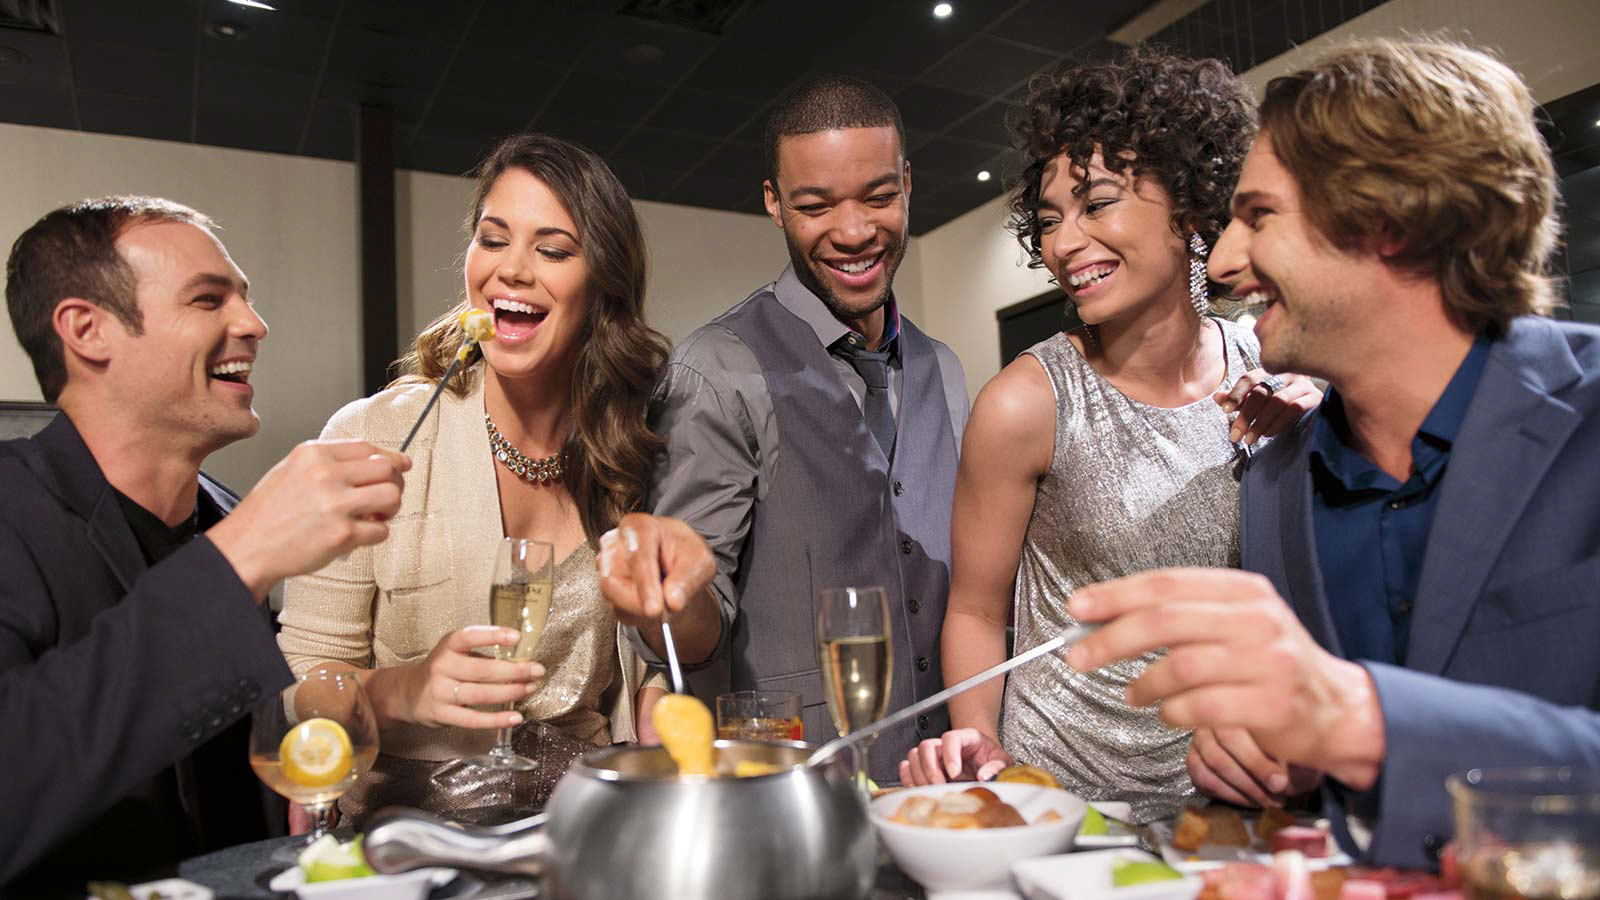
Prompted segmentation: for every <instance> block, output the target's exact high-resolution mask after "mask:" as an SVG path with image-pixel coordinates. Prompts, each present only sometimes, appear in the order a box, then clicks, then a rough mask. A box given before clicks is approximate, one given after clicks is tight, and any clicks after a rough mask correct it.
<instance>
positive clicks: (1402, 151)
mask: <svg viewBox="0 0 1600 900" xmlns="http://www.w3.org/2000/svg"><path fill="white" fill-rule="evenodd" d="M1536 109H1537V105H1536V104H1535V103H1534V100H1533V95H1532V94H1531V93H1529V91H1528V88H1527V86H1526V85H1525V84H1523V82H1522V79H1521V78H1519V77H1518V76H1517V74H1516V73H1515V72H1513V71H1512V70H1511V69H1510V68H1509V67H1507V66H1506V65H1505V64H1504V63H1502V62H1500V61H1499V60H1497V59H1495V58H1494V57H1493V56H1490V55H1489V54H1488V53H1485V52H1483V51H1481V50H1477V49H1473V48H1471V47H1467V46H1464V45H1462V44H1459V43H1455V42H1452V41H1449V40H1446V39H1442V38H1438V37H1423V38H1413V39H1405V40H1390V39H1377V40H1366V41H1361V42H1358V43H1354V44H1351V45H1349V46H1347V47H1345V48H1344V49H1342V50H1338V51H1335V52H1334V53H1332V54H1331V55H1329V56H1327V57H1325V58H1324V59H1322V60H1321V61H1320V62H1319V63H1318V64H1316V65H1315V66H1312V67H1311V68H1308V69H1303V70H1301V71H1299V72H1295V73H1294V74H1292V75H1287V76H1284V77H1281V78H1274V79H1273V80H1272V81H1270V82H1269V83H1268V84H1267V89H1266V95H1265V99H1263V100H1262V102H1261V127H1262V130H1263V131H1265V132H1266V133H1267V135H1268V136H1269V138H1270V140H1271V141H1272V149H1273V151H1274V153H1276V155H1277V157H1278V159H1279V160H1281V161H1282V162H1283V165H1284V167H1285V168H1287V169H1288V170H1289V173H1290V175H1292V176H1293V178H1294V180H1295V182H1296V184H1297V185H1298V187H1299V189H1300V194H1301V199H1302V206H1303V208H1304V210H1305V214H1306V216H1307V217H1308V218H1309V219H1310V220H1311V222H1312V223H1313V224H1314V225H1315V226H1316V227H1317V229H1318V230H1319V231H1320V232H1321V233H1322V234H1323V236H1324V237H1326V238H1327V239H1328V240H1329V241H1330V242H1331V243H1332V244H1333V245H1334V246H1336V247H1339V248H1341V249H1344V250H1354V249H1357V248H1360V247H1363V246H1371V243H1372V242H1373V241H1375V240H1377V241H1383V242H1385V243H1388V242H1393V243H1394V244H1396V245H1397V246H1398V247H1399V249H1398V250H1396V251H1395V252H1393V253H1392V254H1391V255H1388V256H1387V260H1388V262H1390V263H1391V264H1392V265H1394V266H1396V267H1397V268H1399V269H1400V270H1402V271H1406V272H1409V273H1411V274H1413V275H1416V276H1420V277H1426V278H1431V279H1435V280H1437V282H1438V283H1439V285H1440V287H1441V289H1442V291H1443V294H1444V301H1445V305H1446V308H1447V309H1448V310H1449V311H1450V313H1451V315H1452V316H1453V317H1454V318H1455V319H1456V320H1457V321H1458V322H1459V323H1460V324H1462V325H1463V326H1464V327H1466V328H1468V329H1469V330H1471V331H1474V332H1479V331H1492V332H1501V331H1503V330H1504V329H1505V328H1506V326H1507V325H1508V324H1509V323H1510V321H1511V320H1512V319H1513V318H1514V317H1516V316H1521V315H1527V314H1529V313H1540V314H1544V313H1548V312H1549V311H1550V310H1551V309H1552V308H1553V307H1554V306H1556V305H1557V303H1558V302H1559V301H1558V297H1557V293H1556V289H1555V287H1554V284H1553V282H1552V279H1551V277H1550V268H1549V267H1550V259H1551V254H1552V252H1553V251H1554V250H1555V247H1556V241H1557V239H1558V237H1559V234H1560V224H1559V219H1558V218H1557V209H1556V202H1557V188H1556V171H1555V165H1554V163H1553V162H1552V161H1551V158H1550V150H1549V148H1548V147H1547V146H1546V145H1545V142H1544V139H1543V138H1542V137H1541V136H1540V134H1539V129H1538V125H1537V123H1536V120H1535V111H1536Z"/></svg>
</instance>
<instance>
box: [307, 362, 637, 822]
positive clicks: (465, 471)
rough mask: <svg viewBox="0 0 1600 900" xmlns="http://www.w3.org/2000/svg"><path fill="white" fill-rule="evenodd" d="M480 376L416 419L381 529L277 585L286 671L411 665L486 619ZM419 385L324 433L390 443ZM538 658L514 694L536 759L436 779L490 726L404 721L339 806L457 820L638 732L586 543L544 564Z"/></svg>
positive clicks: (415, 410)
mask: <svg viewBox="0 0 1600 900" xmlns="http://www.w3.org/2000/svg"><path fill="white" fill-rule="evenodd" d="M482 383H483V380H482V378H481V377H478V378H474V379H473V386H472V389H471V391H469V393H468V394H467V396H465V397H457V396H454V395H452V394H450V393H449V392H446V393H445V394H443V395H442V396H441V397H440V398H439V403H438V404H437V405H436V406H435V407H434V409H433V411H432V412H430V413H429V416H428V419H427V420H426V421H424V422H423V425H422V428H421V429H420V430H419V431H418V432H417V437H416V440H415V441H414V442H413V443H412V445H411V447H410V449H409V455H410V456H411V459H412V463H413V465H412V468H411V470H410V471H409V472H407V473H406V475H405V480H406V484H405V493H404V496H403V499H402V501H401V506H400V512H399V513H398V514H397V515H396V516H395V517H394V518H393V519H392V520H391V521H390V522H389V538H388V539H387V540H386V541H384V542H383V543H381V544H378V545H377V546H375V547H364V548H361V549H359V550H356V551H354V552H352V553H350V554H349V555H348V556H346V557H344V558H343V559H339V560H336V561H334V562H333V563H331V564H329V565H328V566H327V567H326V568H324V569H322V570H321V571H319V572H316V573H314V574H311V575H305V576H301V577H298V578H292V579H290V580H289V582H288V583H287V586H286V588H285V591H284V606H283V613H282V615H281V616H280V617H279V621H280V622H281V624H282V629H283V630H282V632H281V633H280V634H279V636H278V645H279V647H280V648H281V649H282V650H283V652H284V655H285V657H286V658H287V659H288V661H289V666H290V668H291V669H293V670H294V672H295V674H297V675H298V674H301V673H303V672H305V671H307V670H308V669H310V668H312V667H313V666H315V665H317V664H318V663H322V662H326V661H329V660H337V661H341V662H346V663H349V664H351V665H354V666H358V667H361V668H374V669H376V668H387V667H390V666H396V665H403V664H407V663H414V662H418V661H420V660H422V659H425V658H426V657H427V655H428V653H429V652H430V651H431V650H432V649H433V647H434V645H435V644H437V643H438V642H439V639H440V638H441V637H443V636H444V635H445V634H447V633H449V632H451V631H454V630H456V629H458V628H463V627H465V626H467V625H485V624H488V621H489V582H490V580H491V579H492V577H493V571H494V558H495V550H496V547H497V545H498V544H499V542H500V540H501V539H502V528H501V518H500V505H499V504H500V501H499V493H498V490H497V488H496V484H495V471H494V465H495V463H494V460H493V458H492V457H491V456H490V451H489V438H488V434H487V432H486V430H485V428H484V424H483V388H482ZM431 390H432V388H431V386H425V385H405V386H401V387H392V388H389V389H386V390H384V391H383V392H381V393H379V394H377V395H375V396H373V397H369V398H366V399H363V400H358V401H356V402H354V403H351V404H350V405H348V406H346V407H344V408H343V409H341V410H340V411H339V412H338V413H336V414H334V416H333V418H332V419H331V420H329V422H328V425H327V427H326V428H325V429H324V430H323V434H322V436H323V437H324V438H359V439H362V440H366V441H370V442H371V443H373V444H376V445H378V446H381V447H388V448H393V449H398V448H399V446H400V442H401V441H402V440H403V439H404V438H405V435H406V432H407V431H408V430H409V429H410V427H411V424H412V423H413V422H415V421H416V418H417V416H418V415H419V414H420V413H421V411H422V408H423V406H424V405H425V404H426V402H427V398H428V394H429V393H430V392H431ZM535 659H536V660H537V661H538V662H539V663H541V664H543V666H544V668H545V677H544V678H543V679H542V680H541V681H540V682H539V686H538V690H536V691H535V692H534V693H533V694H532V695H531V696H529V697H528V698H527V699H526V700H524V701H522V703H521V704H520V706H519V709H520V710H521V712H522V714H523V716H524V720H525V721H524V724H523V725H521V726H519V727H518V728H516V729H515V731H514V732H513V743H514V744H515V745H516V747H517V751H518V752H519V753H522V754H523V755H525V756H529V757H533V758H536V759H538V760H539V761H540V766H539V769H538V770H537V771H535V772H532V773H527V774H522V773H519V774H518V775H517V777H516V778H515V779H514V780H508V779H507V778H506V777H505V776H503V775H500V774H496V776H495V777H494V778H493V779H486V780H483V781H481V782H470V781H468V780H466V779H463V778H460V777H452V778H450V779H441V780H444V781H447V783H448V786H441V785H440V784H437V783H435V782H434V779H433V778H432V775H433V773H434V772H436V771H438V770H439V769H441V768H443V767H444V766H445V765H447V764H448V763H449V761H452V760H455V759H458V758H460V757H463V756H469V755H474V754H478V753H483V752H484V751H486V750H488V749H489V747H490V746H491V745H492V744H493V743H494V732H493V731H492V730H482V731H480V730H469V729H462V728H448V727H445V728H427V727H423V726H419V725H401V726H397V727H395V728H393V729H391V730H389V731H386V732H384V733H383V734H382V735H381V736H380V739H379V749H380V755H379V759H378V763H377V765H376V766H375V767H374V769H373V771H372V772H371V773H370V774H369V775H367V776H366V777H364V778H363V779H362V780H361V781H360V782H359V783H358V784H357V785H356V786H355V787H353V788H352V789H351V790H350V791H349V792H348V793H347V794H346V795H345V796H344V798H342V799H341V800H340V808H341V810H343V811H344V812H345V814H346V815H347V816H353V817H355V818H356V819H357V820H358V822H359V820H360V819H361V817H362V816H363V815H364V814H365V813H366V812H368V811H371V810H374V809H377V808H380V807H382V806H386V805H390V804H403V805H407V806H416V807H420V808H423V809H426V810H429V811H432V812H437V813H441V814H445V815H450V816H453V817H456V818H472V816H471V810H473V809H475V808H503V807H505V806H511V807H515V808H517V809H521V810H531V809H537V808H540V807H542V806H543V804H544V801H545V799H546V798H547V797H548V796H549V792H550V789H551V788H552V787H553V786H554V784H555V781H556V780H557V779H559V778H560V776H561V774H562V773H563V772H565V771H566V769H567V767H568V766H569V765H570V764H571V763H572V761H573V760H574V759H576V758H577V757H578V755H580V754H581V753H582V752H585V751H587V750H591V749H594V748H595V747H601V746H605V745H608V744H610V743H612V742H620V741H631V740H634V723H633V707H632V700H633V695H634V692H635V691H636V690H637V689H638V686H639V684H640V682H641V680H642V679H643V677H644V676H645V674H646V672H645V670H644V666H643V663H642V662H641V661H640V660H639V659H638V657H637V656H636V655H635V654H634V652H633V648H632V646H631V645H630V644H629V643H628V642H627V641H626V640H621V641H619V640H618V631H617V621H616V619H615V618H614V617H613V616H612V615H611V612H610V609H609V608H608V607H607V605H606V602H605V599H604V597H603V596H602V595H601V593H600V586H599V579H598V576H597V574H596V572H595V554H594V551H593V549H591V548H590V547H589V546H588V545H587V544H580V545H579V546H578V548H577V549H576V550H575V551H573V552H572V553H571V554H570V555H568V556H567V558H566V559H564V560H561V561H559V562H558V563H557V564H556V569H555V590H554V593H553V594H552V596H551V603H550V615H549V619H548V621H547V622H546V625H545V632H544V636H543V638H542V639H541V640H540V642H539V647H538V650H537V652H536V654H535Z"/></svg>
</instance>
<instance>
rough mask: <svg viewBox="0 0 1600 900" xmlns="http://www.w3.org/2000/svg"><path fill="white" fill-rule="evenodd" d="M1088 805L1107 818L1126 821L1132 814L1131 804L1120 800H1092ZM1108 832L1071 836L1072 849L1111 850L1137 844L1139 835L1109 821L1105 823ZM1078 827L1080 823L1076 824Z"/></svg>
mask: <svg viewBox="0 0 1600 900" xmlns="http://www.w3.org/2000/svg"><path fill="white" fill-rule="evenodd" d="M1089 805H1090V806H1092V807H1094V808H1095V809H1097V810H1099V811H1100V815H1102V816H1105V817H1106V818H1107V819H1117V820H1118V821H1122V822H1126V821H1128V819H1130V818H1131V817H1132V816H1133V804H1131V803H1125V802H1123V801H1121V800H1094V801H1091V802H1090V803H1089ZM1106 825H1107V827H1108V828H1109V830H1110V833H1109V834H1078V835H1074V836H1073V838H1072V849H1074V850H1111V849H1114V848H1117V847H1137V846H1139V836H1138V835H1136V834H1134V833H1133V832H1131V831H1129V830H1127V829H1126V828H1123V827H1122V826H1120V825H1116V824H1113V823H1111V822H1109V821H1108V822H1107V823H1106ZM1078 827H1079V828H1080V829H1081V828H1082V827H1083V826H1082V825H1079V826H1078Z"/></svg>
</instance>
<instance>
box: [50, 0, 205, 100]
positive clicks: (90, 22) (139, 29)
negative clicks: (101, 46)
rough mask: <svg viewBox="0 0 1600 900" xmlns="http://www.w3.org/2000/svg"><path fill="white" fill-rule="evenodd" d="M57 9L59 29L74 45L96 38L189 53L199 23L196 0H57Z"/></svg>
mask: <svg viewBox="0 0 1600 900" xmlns="http://www.w3.org/2000/svg"><path fill="white" fill-rule="evenodd" d="M59 8H60V10H61V30H62V32H63V33H64V34H65V35H66V37H67V40H69V41H72V42H73V44H74V45H76V44H77V42H78V41H95V42H98V43H108V44H124V45H128V46H138V47H146V48H149V49H152V50H167V51H172V52H176V53H192V52H193V51H194V39H195V29H196V28H197V26H198V25H199V22H200V4H199V2H198V0H161V2H158V0H148V2H131V3H128V2H124V3H106V2H103V0H60V3H59ZM80 87H81V86H80Z"/></svg>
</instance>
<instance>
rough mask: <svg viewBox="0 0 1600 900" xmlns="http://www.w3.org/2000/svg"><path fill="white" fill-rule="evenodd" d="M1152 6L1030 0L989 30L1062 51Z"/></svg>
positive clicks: (1131, 0) (1143, 0)
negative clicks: (1069, 4) (1067, 3)
mask: <svg viewBox="0 0 1600 900" xmlns="http://www.w3.org/2000/svg"><path fill="white" fill-rule="evenodd" d="M1272 2H1275V3H1276V2H1281V0H1272ZM1149 5H1150V0H1093V2H1085V3H1075V4H1073V5H1072V6H1071V7H1070V8H1063V7H1064V6H1065V5H1064V4H1063V3H1061V2H1060V0H1028V2H1026V3H1023V4H1022V5H1021V6H1019V7H1018V8H1017V9H1016V11H1015V12H1013V13H1011V14H1010V15H1008V16H1006V17H1005V18H1004V19H1002V20H1000V21H999V22H996V23H995V24H993V25H991V26H990V27H989V31H988V33H989V34H992V35H994V36H995V37H1001V38H1005V39H1006V40H1010V41H1017V42H1019V43H1024V44H1032V45H1033V46H1035V47H1038V48H1040V49H1042V50H1047V51H1051V52H1054V53H1062V52H1065V51H1067V50H1069V49H1071V48H1072V47H1075V46H1077V45H1078V44H1081V43H1083V42H1084V41H1085V40H1088V39H1089V38H1093V37H1100V36H1102V35H1105V34H1107V33H1109V32H1112V31H1115V30H1117V29H1118V28H1120V27H1122V26H1123V25H1125V24H1127V23H1128V21H1129V20H1131V19H1132V18H1134V17H1135V16H1137V15H1139V13H1141V12H1144V10H1145V7H1147V6H1149Z"/></svg>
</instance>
